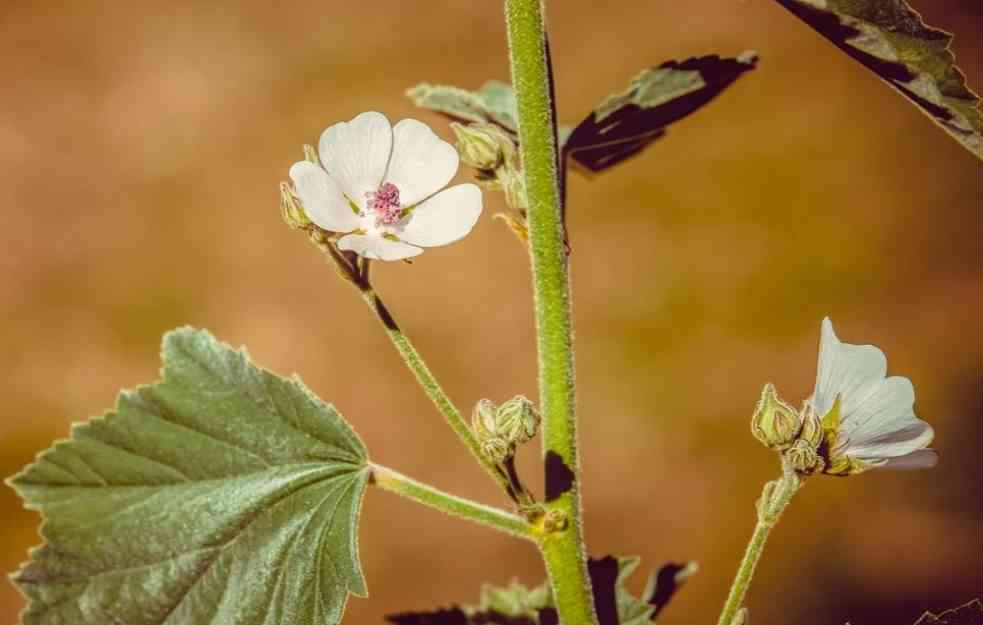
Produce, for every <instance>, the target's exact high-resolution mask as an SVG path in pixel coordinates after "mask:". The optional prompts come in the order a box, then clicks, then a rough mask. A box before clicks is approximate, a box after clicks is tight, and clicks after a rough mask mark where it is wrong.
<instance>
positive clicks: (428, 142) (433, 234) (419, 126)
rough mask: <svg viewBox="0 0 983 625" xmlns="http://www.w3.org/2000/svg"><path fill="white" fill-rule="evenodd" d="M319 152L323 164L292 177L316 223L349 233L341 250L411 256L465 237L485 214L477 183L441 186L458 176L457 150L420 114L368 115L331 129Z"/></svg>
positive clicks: (302, 165) (298, 166) (306, 166)
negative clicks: (413, 116) (394, 119)
mask: <svg viewBox="0 0 983 625" xmlns="http://www.w3.org/2000/svg"><path fill="white" fill-rule="evenodd" d="M318 152H319V155H320V159H321V165H323V167H321V166H319V165H316V164H313V163H310V162H308V161H301V162H299V163H295V164H294V166H293V167H291V168H290V178H291V180H293V183H294V188H295V189H296V192H297V195H298V196H299V197H300V201H301V203H302V204H303V205H304V211H305V212H306V213H307V215H308V217H309V218H310V219H311V221H313V222H314V223H315V224H317V225H318V226H320V227H321V228H323V229H325V230H328V231H331V232H341V233H347V234H345V236H343V237H341V238H340V239H339V240H338V248H339V249H341V250H351V251H353V252H355V253H356V254H358V255H360V256H363V257H365V258H372V259H378V260H400V259H403V258H410V257H412V256H417V255H419V254H422V253H423V250H422V249H421V248H423V247H434V246H438V245H447V244H449V243H453V242H455V241H458V240H460V239H462V238H464V236H465V235H467V234H468V232H470V231H471V228H472V227H474V224H475V223H476V222H477V221H478V216H479V215H480V214H481V191H480V190H479V189H478V187H477V186H475V185H473V184H461V185H457V186H454V187H451V188H449V189H444V190H443V191H441V189H443V187H444V186H445V185H446V184H447V183H448V182H450V180H451V178H453V177H454V174H456V173H457V167H458V155H457V150H455V149H454V147H453V146H451V145H450V144H449V143H447V142H446V141H443V140H441V139H440V138H439V137H438V136H437V135H436V134H434V132H433V131H432V130H430V128H429V127H427V125H426V124H423V123H422V122H418V121H416V120H415V119H404V120H402V121H401V122H399V123H397V124H396V125H395V126H390V124H389V120H388V119H386V117H385V116H384V115H382V114H381V113H375V112H368V113H362V114H361V115H358V116H357V117H355V118H354V119H352V120H351V121H350V122H342V123H339V124H335V125H334V126H331V127H330V128H328V129H327V130H325V131H324V133H323V134H322V135H321V141H320V143H319V145H318Z"/></svg>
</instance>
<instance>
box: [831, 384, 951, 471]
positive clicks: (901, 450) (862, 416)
mask: <svg viewBox="0 0 983 625" xmlns="http://www.w3.org/2000/svg"><path fill="white" fill-rule="evenodd" d="M874 387H875V388H874V390H873V392H871V393H870V394H869V395H867V397H866V398H865V399H863V401H861V402H859V403H853V404H852V405H851V406H850V412H847V411H846V410H844V411H843V420H842V421H841V426H840V431H841V435H842V436H843V437H844V439H845V440H846V441H848V443H847V445H846V447H845V453H847V454H849V455H851V456H855V457H858V458H892V457H895V456H903V455H904V454H907V453H909V452H912V451H914V450H916V449H920V448H922V447H925V446H926V445H928V444H929V443H931V442H932V435H933V432H932V428H931V426H929V425H928V424H927V423H925V422H924V421H922V420H921V419H919V418H918V417H916V416H915V411H914V404H915V389H914V387H913V386H912V385H911V380H909V379H908V378H903V377H901V376H891V377H890V378H887V379H886V380H884V381H883V382H880V383H878V384H875V385H874Z"/></svg>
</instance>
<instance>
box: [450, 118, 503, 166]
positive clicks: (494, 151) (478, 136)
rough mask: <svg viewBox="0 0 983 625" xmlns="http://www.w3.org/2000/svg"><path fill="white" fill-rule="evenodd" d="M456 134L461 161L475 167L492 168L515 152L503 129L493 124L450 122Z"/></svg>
mask: <svg viewBox="0 0 983 625" xmlns="http://www.w3.org/2000/svg"><path fill="white" fill-rule="evenodd" d="M451 129H452V130H453V131H454V134H455V135H457V149H458V151H459V152H460V153H461V162H463V163H464V164H465V165H469V166H471V167H474V168H475V169H482V170H494V169H496V168H498V166H499V165H501V164H502V163H503V162H504V161H505V160H506V159H511V158H512V156H513V154H514V153H515V143H514V142H513V141H512V138H511V137H510V136H509V135H508V134H506V132H505V131H504V130H502V129H501V128H499V127H498V126H496V125H494V124H483V123H473V124H467V125H464V124H459V123H456V122H455V123H452V124H451Z"/></svg>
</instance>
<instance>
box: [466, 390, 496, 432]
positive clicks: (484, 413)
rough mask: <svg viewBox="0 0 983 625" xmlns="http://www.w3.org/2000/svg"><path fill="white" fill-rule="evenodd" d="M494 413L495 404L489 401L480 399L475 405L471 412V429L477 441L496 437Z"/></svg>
mask: <svg viewBox="0 0 983 625" xmlns="http://www.w3.org/2000/svg"><path fill="white" fill-rule="evenodd" d="M496 411H497V408H496V407H495V402H493V401H492V400H490V399H482V400H480V401H479V402H478V403H477V404H475V406H474V410H473V411H472V412H471V428H472V429H473V430H474V433H475V434H476V435H477V436H478V440H479V441H482V440H485V439H489V438H496V437H498V435H499V431H498V421H497V419H496V418H495V413H496Z"/></svg>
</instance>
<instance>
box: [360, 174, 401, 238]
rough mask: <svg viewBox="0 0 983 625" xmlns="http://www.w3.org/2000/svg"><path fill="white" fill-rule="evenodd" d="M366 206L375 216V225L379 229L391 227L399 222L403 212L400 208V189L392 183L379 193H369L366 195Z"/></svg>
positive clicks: (382, 188)
mask: <svg viewBox="0 0 983 625" xmlns="http://www.w3.org/2000/svg"><path fill="white" fill-rule="evenodd" d="M365 198H366V203H365V204H366V206H367V207H368V210H369V211H370V212H371V213H373V214H374V215H375V225H376V227H377V228H379V227H382V226H391V225H393V224H395V223H396V222H397V221H399V214H400V212H402V211H401V209H400V206H399V188H398V187H397V186H396V185H394V184H393V183H391V182H387V183H385V184H384V185H382V186H381V187H379V190H378V191H375V192H373V191H369V192H368V193H366V194H365Z"/></svg>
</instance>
